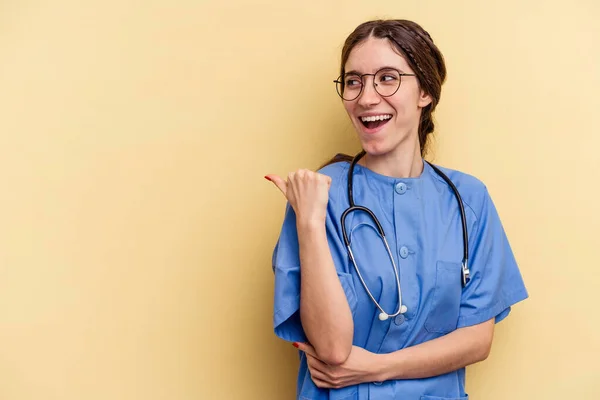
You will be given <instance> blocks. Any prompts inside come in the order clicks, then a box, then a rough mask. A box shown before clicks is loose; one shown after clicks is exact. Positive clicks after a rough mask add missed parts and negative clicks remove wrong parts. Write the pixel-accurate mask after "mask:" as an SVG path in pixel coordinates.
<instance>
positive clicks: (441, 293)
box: [266, 20, 528, 400]
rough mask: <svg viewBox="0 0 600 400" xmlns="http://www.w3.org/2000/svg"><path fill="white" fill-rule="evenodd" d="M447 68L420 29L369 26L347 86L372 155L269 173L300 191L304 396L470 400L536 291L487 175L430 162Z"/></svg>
mask: <svg viewBox="0 0 600 400" xmlns="http://www.w3.org/2000/svg"><path fill="white" fill-rule="evenodd" d="M445 77H446V67H445V65H444V59H443V57H442V54H441V53H440V51H439V50H438V48H437V47H436V45H435V44H434V43H433V40H432V39H431V37H430V36H429V34H428V33H427V32H425V31H424V30H423V29H422V28H421V27H420V26H419V25H418V24H416V23H414V22H411V21H406V20H385V21H381V20H378V21H370V22H366V23H364V24H362V25H360V26H358V27H357V28H356V30H355V31H354V32H353V33H352V34H351V35H350V36H349V37H348V38H347V39H346V42H345V45H344V48H343V50H342V60H341V76H340V78H339V79H338V80H337V81H336V86H337V91H338V94H339V95H340V96H341V97H342V100H343V104H344V107H345V109H346V111H347V113H348V116H349V117H350V120H351V121H352V123H353V125H354V127H355V129H356V131H357V133H358V137H359V139H360V142H361V145H362V148H363V152H361V153H360V154H359V155H358V156H357V157H356V158H355V159H354V161H353V162H350V160H351V159H349V158H347V157H342V158H341V159H334V160H332V162H331V163H329V164H328V165H326V166H325V167H324V168H322V169H320V170H319V171H318V172H311V171H308V170H299V171H296V172H293V173H290V174H289V176H288V178H287V180H283V179H282V178H280V177H278V176H276V175H267V176H266V178H267V179H269V180H271V181H272V182H273V183H274V184H275V185H276V186H277V187H278V188H279V189H280V190H281V191H282V193H283V194H284V195H285V197H286V199H287V200H288V207H287V211H286V216H285V220H284V223H283V228H282V231H281V235H280V238H279V241H278V243H277V245H276V248H275V252H274V254H273V268H274V272H275V305H274V308H275V309H274V327H275V333H276V334H277V335H278V336H279V337H281V338H282V339H284V340H288V341H292V342H294V346H296V347H298V348H299V349H300V350H301V352H300V360H301V363H300V371H299V376H298V387H297V396H298V398H299V399H313V400H314V399H403V400H442V399H445V400H450V399H454V400H456V399H467V398H468V395H467V394H466V393H465V367H466V366H467V365H470V364H473V363H476V362H479V361H482V360H484V359H485V358H486V357H487V356H488V354H489V352H490V347H491V344H492V337H493V332H494V324H495V323H498V322H500V321H501V320H502V319H504V318H505V317H506V316H507V315H508V313H509V312H510V307H511V306H512V305H513V304H515V303H517V302H519V301H521V300H524V299H526V298H527V297H528V294H527V290H526V288H525V286H524V284H523V280H522V277H521V274H520V272H519V269H518V267H517V264H516V262H515V259H514V257H513V253H512V251H511V248H510V245H509V243H508V240H507V238H506V235H505V233H504V230H503V228H502V224H501V222H500V219H499V216H498V214H497V212H496V209H495V207H494V204H493V202H492V200H491V198H490V196H489V194H488V192H487V189H486V187H485V186H484V184H483V183H482V182H480V181H479V180H477V179H476V178H474V177H472V176H470V175H467V174H464V173H461V172H458V171H453V170H449V169H445V168H439V172H438V171H436V167H435V166H432V165H430V164H429V163H427V162H425V161H424V160H423V155H424V153H425V149H426V144H427V139H428V136H429V134H430V133H432V132H433V129H434V125H433V121H432V113H433V111H434V109H435V107H436V105H437V103H438V101H439V99H440V92H441V86H442V83H443V82H444V79H445ZM349 172H350V174H349ZM444 176H447V178H449V181H446V180H445V178H444ZM349 178H351V179H352V191H351V192H352V193H349V191H348V185H349ZM453 186H454V189H457V193H455V192H454V189H453ZM350 196H352V198H353V201H354V203H355V204H356V205H359V206H364V207H367V208H368V209H369V210H371V211H372V212H373V214H374V215H373V217H375V218H378V221H379V224H380V225H381V228H382V232H380V231H379V229H378V226H377V222H375V221H376V220H375V218H373V217H372V216H371V215H370V214H369V212H368V211H365V210H364V209H361V210H358V211H352V212H350V213H347V214H346V215H344V216H343V214H344V211H345V210H346V209H347V208H348V207H349V206H350V200H349V198H350ZM461 198H462V199H461ZM460 205H462V206H463V207H462V208H463V209H462V210H461V207H460ZM462 215H464V218H463V217H462ZM342 217H344V223H343V224H342ZM463 221H464V227H463ZM463 228H464V229H466V233H467V235H466V240H465V241H463V240H464V238H465V235H464V234H463ZM382 233H384V234H385V239H386V241H384V239H383V238H384V237H383V236H382ZM346 238H347V239H346ZM346 243H348V244H349V250H348V248H347V246H346ZM464 252H467V253H468V254H466V255H467V257H464V254H463V253H464Z"/></svg>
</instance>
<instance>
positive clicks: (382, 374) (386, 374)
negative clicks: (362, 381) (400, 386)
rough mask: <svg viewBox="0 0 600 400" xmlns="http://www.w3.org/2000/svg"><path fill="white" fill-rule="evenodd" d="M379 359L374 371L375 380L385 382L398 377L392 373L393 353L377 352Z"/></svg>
mask: <svg viewBox="0 0 600 400" xmlns="http://www.w3.org/2000/svg"><path fill="white" fill-rule="evenodd" d="M377 356H378V359H377V362H376V363H375V370H374V371H373V372H374V373H373V378H374V379H373V380H374V381H375V382H385V381H389V380H393V379H396V378H395V377H394V376H393V375H394V374H393V373H392V371H393V369H394V368H393V357H392V353H387V354H377Z"/></svg>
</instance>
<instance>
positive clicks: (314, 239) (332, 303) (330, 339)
mask: <svg viewBox="0 0 600 400" xmlns="http://www.w3.org/2000/svg"><path fill="white" fill-rule="evenodd" d="M298 242H299V247H300V271H301V285H300V288H301V289H300V318H301V320H302V327H303V329H304V332H305V333H306V336H307V338H308V340H309V342H310V343H311V344H312V346H313V347H314V348H315V351H316V352H317V354H318V356H319V358H320V359H322V360H323V361H324V362H326V363H329V364H340V363H342V362H344V361H345V360H346V358H347V357H348V355H349V354H350V351H351V349H352V336H353V333H354V324H353V321H352V313H351V311H350V307H349V305H348V301H347V299H346V295H345V293H344V289H343V288H342V285H341V283H340V280H339V278H338V276H337V272H336V269H335V265H334V263H333V259H332V257H331V252H330V250H329V245H328V242H327V233H326V230H325V224H322V225H314V224H304V225H302V224H299V225H298Z"/></svg>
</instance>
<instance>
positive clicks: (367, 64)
mask: <svg viewBox="0 0 600 400" xmlns="http://www.w3.org/2000/svg"><path fill="white" fill-rule="evenodd" d="M384 67H392V68H395V69H397V70H399V71H400V72H401V73H408V74H414V71H413V70H412V69H411V68H410V67H409V65H408V63H407V62H406V60H405V59H404V58H403V57H402V56H400V55H399V54H398V53H397V52H396V51H395V50H394V49H393V48H392V45H391V43H390V42H389V41H388V40H387V39H377V38H372V37H370V38H369V39H367V40H366V41H364V42H362V43H360V44H358V45H357V46H356V47H354V48H353V49H352V51H351V52H350V56H349V57H348V61H347V62H346V65H345V71H346V74H348V73H349V72H351V71H355V72H357V73H358V74H374V73H376V72H377V71H379V70H380V69H382V68H384ZM373 79H375V78H374V77H373V76H365V77H363V83H364V86H363V89H362V92H361V94H360V96H359V97H358V98H357V99H355V100H352V101H346V100H344V107H345V108H346V111H347V112H348V116H349V117H350V119H351V120H352V124H353V125H354V128H355V129H356V131H357V132H358V137H359V139H360V142H361V144H362V148H363V149H364V150H365V151H366V152H367V154H369V155H373V156H381V155H386V154H388V153H394V152H396V151H397V150H398V149H400V148H401V146H403V145H404V146H406V145H407V144H408V145H409V146H417V148H418V146H419V142H418V126H419V118H420V115H421V109H422V108H423V107H426V106H427V105H428V104H429V103H431V98H430V96H429V95H427V94H425V93H424V92H423V91H422V90H421V89H420V88H419V83H418V80H417V77H416V76H402V77H400V79H401V84H400V88H399V89H398V91H397V92H396V93H395V94H393V95H392V96H389V97H383V96H381V95H380V94H379V93H377V91H375V88H374V87H373ZM391 79H394V77H393V76H383V77H380V80H379V81H378V82H376V83H379V86H378V87H383V85H384V84H389V83H388V82H387V81H390V80H391ZM380 91H381V92H384V89H382V90H380ZM368 120H376V121H368ZM413 150H414V149H412V148H411V149H410V151H413Z"/></svg>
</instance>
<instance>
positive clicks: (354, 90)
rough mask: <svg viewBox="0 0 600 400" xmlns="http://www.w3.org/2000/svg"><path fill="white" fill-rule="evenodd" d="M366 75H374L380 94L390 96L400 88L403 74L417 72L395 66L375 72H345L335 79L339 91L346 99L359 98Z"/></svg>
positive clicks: (374, 81)
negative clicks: (402, 71) (406, 71)
mask: <svg viewBox="0 0 600 400" xmlns="http://www.w3.org/2000/svg"><path fill="white" fill-rule="evenodd" d="M365 76H372V77H373V87H374V88H375V91H376V92H377V93H378V94H379V95H380V96H382V97H390V96H393V95H394V94H395V93H396V92H397V91H398V89H399V88H400V83H401V81H402V77H403V76H415V74H404V73H401V72H400V71H398V70H396V69H394V68H382V69H380V70H379V71H377V72H375V73H374V74H362V75H359V74H355V73H350V74H344V76H340V77H339V78H337V79H336V80H335V81H333V82H335V89H336V90H337V93H338V94H339V95H340V97H341V98H342V99H344V100H346V101H352V100H355V99H357V98H358V96H360V94H361V93H362V91H363V87H364V77H365Z"/></svg>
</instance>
